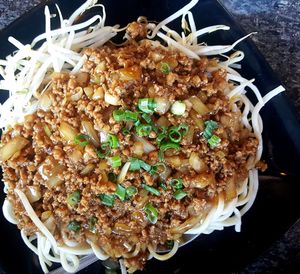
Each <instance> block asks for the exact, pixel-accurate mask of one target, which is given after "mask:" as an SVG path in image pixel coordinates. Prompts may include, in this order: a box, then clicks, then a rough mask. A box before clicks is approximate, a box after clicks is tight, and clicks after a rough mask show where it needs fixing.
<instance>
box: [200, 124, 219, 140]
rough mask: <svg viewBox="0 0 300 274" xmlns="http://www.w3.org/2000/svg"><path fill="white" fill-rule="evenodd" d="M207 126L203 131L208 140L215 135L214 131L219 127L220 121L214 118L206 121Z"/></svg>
mask: <svg viewBox="0 0 300 274" xmlns="http://www.w3.org/2000/svg"><path fill="white" fill-rule="evenodd" d="M204 125H205V128H204V131H203V137H204V138H205V139H206V140H208V139H209V138H210V137H212V135H213V131H214V130H215V129H216V128H217V127H218V123H217V122H215V121H213V120H208V121H205V122H204Z"/></svg>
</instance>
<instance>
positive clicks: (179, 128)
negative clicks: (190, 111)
mask: <svg viewBox="0 0 300 274" xmlns="http://www.w3.org/2000/svg"><path fill="white" fill-rule="evenodd" d="M173 131H177V132H179V133H180V134H181V136H185V135H186V134H187V133H188V131H189V126H188V124H186V123H182V124H179V125H178V126H173V127H171V128H170V129H169V133H171V132H173Z"/></svg>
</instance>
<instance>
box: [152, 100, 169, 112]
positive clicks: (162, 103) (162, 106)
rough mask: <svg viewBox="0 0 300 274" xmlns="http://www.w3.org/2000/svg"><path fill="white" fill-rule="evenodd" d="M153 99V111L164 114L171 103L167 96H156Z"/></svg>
mask: <svg viewBox="0 0 300 274" xmlns="http://www.w3.org/2000/svg"><path fill="white" fill-rule="evenodd" d="M154 101H155V103H156V107H155V109H154V110H155V112H157V113H159V114H161V115H162V114H165V113H166V112H167V111H168V110H169V108H170V106H171V103H170V101H169V99H167V98H163V97H156V98H154Z"/></svg>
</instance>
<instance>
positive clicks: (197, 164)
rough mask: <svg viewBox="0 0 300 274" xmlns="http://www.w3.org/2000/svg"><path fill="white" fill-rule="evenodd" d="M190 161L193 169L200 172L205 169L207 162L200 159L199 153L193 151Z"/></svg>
mask: <svg viewBox="0 0 300 274" xmlns="http://www.w3.org/2000/svg"><path fill="white" fill-rule="evenodd" d="M189 163H190V165H191V167H192V168H193V169H195V170H196V171H198V172H201V171H204V170H205V163H204V162H203V160H201V159H200V157H199V155H198V154H197V153H196V152H192V153H191V156H190V158H189Z"/></svg>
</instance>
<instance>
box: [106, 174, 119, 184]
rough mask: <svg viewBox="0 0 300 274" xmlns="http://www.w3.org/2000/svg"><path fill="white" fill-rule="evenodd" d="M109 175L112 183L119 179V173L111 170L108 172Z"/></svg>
mask: <svg viewBox="0 0 300 274" xmlns="http://www.w3.org/2000/svg"><path fill="white" fill-rule="evenodd" d="M107 177H108V180H109V181H110V182H112V183H115V182H116V181H117V178H118V177H117V175H116V174H115V173H113V172H109V173H108V174H107Z"/></svg>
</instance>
